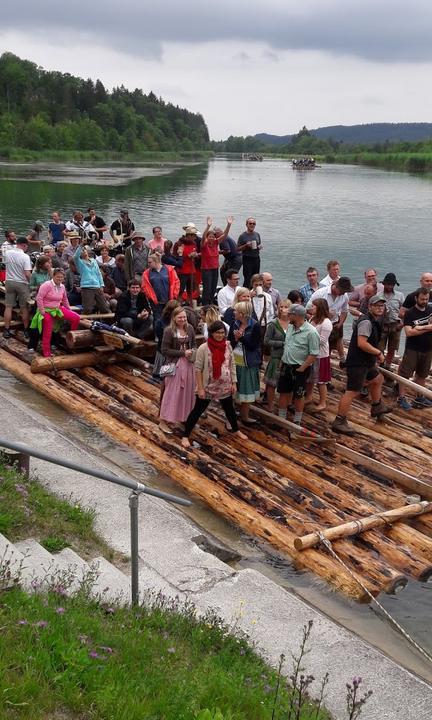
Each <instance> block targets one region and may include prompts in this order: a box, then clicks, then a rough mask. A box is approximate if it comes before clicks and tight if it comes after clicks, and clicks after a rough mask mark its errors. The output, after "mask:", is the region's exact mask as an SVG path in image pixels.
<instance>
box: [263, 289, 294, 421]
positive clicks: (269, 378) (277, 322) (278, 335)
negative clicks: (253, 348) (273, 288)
mask: <svg viewBox="0 0 432 720" xmlns="http://www.w3.org/2000/svg"><path fill="white" fill-rule="evenodd" d="M290 307H291V301H290V300H288V299H287V300H282V301H281V302H280V304H279V307H278V313H277V317H276V318H274V320H271V321H270V322H269V324H268V325H267V329H266V333H265V336H264V345H267V346H268V347H269V348H270V360H269V361H268V363H267V367H266V369H265V373H264V380H265V386H266V397H267V408H268V410H269V411H270V412H273V410H274V401H275V394H276V387H277V382H278V380H279V371H280V364H281V360H282V354H283V350H284V346H285V335H286V331H287V328H288V325H289V309H290Z"/></svg>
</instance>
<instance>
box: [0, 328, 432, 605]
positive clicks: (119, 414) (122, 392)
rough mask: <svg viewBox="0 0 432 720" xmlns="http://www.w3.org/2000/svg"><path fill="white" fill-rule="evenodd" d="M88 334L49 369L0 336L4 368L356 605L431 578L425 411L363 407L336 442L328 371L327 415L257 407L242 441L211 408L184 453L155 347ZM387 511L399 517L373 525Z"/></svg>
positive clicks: (431, 443) (19, 342)
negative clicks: (166, 430)
mask: <svg viewBox="0 0 432 720" xmlns="http://www.w3.org/2000/svg"><path fill="white" fill-rule="evenodd" d="M88 325H89V323H88V322H87V323H86V322H85V321H84V322H83V324H82V327H84V328H85V329H84V330H78V331H76V332H75V333H68V336H67V345H68V347H69V348H72V353H71V350H70V349H69V354H68V355H62V354H59V355H56V356H55V357H54V358H53V359H48V360H47V359H44V358H40V357H39V356H36V357H35V355H34V353H33V354H31V353H29V352H28V350H27V348H26V345H25V341H24V337H23V335H22V333H21V332H20V331H19V330H18V331H17V334H16V337H15V338H13V339H10V340H3V339H0V366H1V367H3V368H4V369H7V370H8V371H9V372H10V373H12V375H14V376H15V377H17V378H19V379H20V380H22V381H23V382H26V383H27V384H29V385H30V386H32V387H33V388H34V389H35V390H37V391H38V392H40V393H42V394H43V395H45V396H47V397H48V398H50V399H51V400H53V401H54V402H56V403H58V404H59V405H61V406H62V407H63V408H64V409H66V410H67V411H68V412H71V413H73V414H75V415H77V416H78V417H80V418H82V419H83V420H85V421H86V422H88V423H90V424H92V425H94V426H97V427H98V428H99V429H101V430H103V431H104V432H105V433H106V434H108V435H109V436H110V437H112V438H113V439H115V440H116V441H118V442H120V443H123V444H124V445H126V446H128V447H130V448H132V449H133V450H134V451H135V452H137V453H138V454H139V455H141V456H142V457H143V459H145V460H146V461H148V462H149V463H151V464H152V465H153V466H154V467H156V468H157V469H158V470H160V471H161V472H163V473H165V474H167V475H169V476H170V477H171V478H172V479H173V480H174V481H175V482H177V483H179V484H180V485H181V486H182V487H183V488H184V489H185V490H187V491H188V492H189V493H190V494H191V495H195V496H197V497H199V498H200V499H201V500H203V501H204V502H206V503H207V505H209V506H210V507H211V508H212V509H213V510H214V511H215V512H217V513H219V514H220V515H222V516H224V517H225V518H226V519H227V520H229V521H231V522H233V523H235V524H236V525H239V526H240V527H241V528H242V529H243V530H245V531H246V532H247V533H249V534H250V535H252V536H255V537H257V538H259V539H260V540H263V541H265V542H266V543H269V544H270V545H272V546H273V547H274V548H276V549H277V551H278V552H280V553H282V554H284V555H286V556H288V557H289V558H290V559H291V560H292V562H293V563H294V565H295V566H296V567H298V568H303V569H307V570H310V571H311V572H313V573H314V574H315V575H317V576H318V577H320V578H322V579H323V580H325V581H326V582H327V583H328V584H329V585H330V586H332V587H333V588H334V589H337V590H339V591H340V592H342V593H344V594H346V595H348V596H350V597H352V598H355V599H356V600H359V601H366V600H367V599H368V597H367V593H366V592H365V590H364V588H367V590H368V591H369V592H370V593H372V594H373V595H374V596H377V595H378V594H379V593H380V592H387V593H393V592H395V591H397V590H399V589H401V588H403V587H404V586H405V585H406V583H407V581H408V579H410V578H415V579H417V580H419V581H426V580H428V579H429V578H430V577H432V512H430V506H429V502H430V501H432V483H431V482H430V478H431V477H432V410H412V411H411V412H410V413H409V414H406V413H405V414H402V411H400V410H398V409H396V408H395V411H394V412H393V413H392V414H391V415H390V416H386V419H385V421H384V422H377V421H375V420H372V419H371V418H370V406H369V404H368V403H364V402H362V401H358V402H356V403H354V405H353V408H352V413H351V416H350V422H351V423H352V425H353V427H354V428H355V430H356V435H355V436H354V437H345V436H337V437H336V436H334V435H333V434H332V433H331V432H330V431H329V426H330V422H331V420H332V419H333V417H334V415H335V412H336V408H337V402H338V399H339V397H340V394H341V392H342V390H343V387H344V376H343V373H342V371H339V369H337V368H334V373H333V374H334V379H333V384H334V388H335V389H334V391H333V392H332V393H330V394H329V404H328V408H329V409H328V411H327V412H325V413H321V414H319V415H312V414H308V413H307V412H306V413H305V414H304V419H303V427H304V431H302V432H300V433H299V431H298V429H294V428H293V427H292V424H291V423H289V422H287V421H285V422H284V421H283V420H280V419H279V418H277V417H275V416H270V415H269V414H268V413H266V412H265V411H263V410H261V409H260V408H259V407H258V408H257V409H256V410H255V409H252V414H254V413H255V416H256V418H257V420H258V422H257V424H256V426H254V427H252V428H248V430H247V435H248V439H247V440H245V441H241V442H240V441H239V440H237V439H236V438H235V437H233V436H231V435H230V434H229V433H226V431H225V424H224V417H223V415H222V414H221V412H220V409H219V407H218V405H217V404H215V405H211V406H210V408H209V411H208V414H207V417H206V418H205V419H202V420H201V421H200V423H199V425H198V426H197V428H196V429H195V431H194V434H193V439H194V440H196V442H197V443H199V447H196V448H195V447H193V448H191V449H188V450H185V449H183V448H182V447H181V445H180V441H179V436H178V435H164V434H163V433H162V432H161V431H160V430H159V428H158V405H159V393H160V389H159V387H156V386H155V385H154V384H152V383H151V382H149V380H150V378H151V374H150V369H149V365H148V363H146V362H145V361H144V360H143V359H142V356H143V355H144V356H145V355H147V356H148V355H149V354H150V353H151V352H152V350H153V349H154V346H153V345H152V344H151V343H146V344H144V345H143V346H142V347H141V348H139V347H136V346H133V345H132V346H130V347H129V348H128V349H127V351H126V352H125V351H124V350H121V349H120V344H123V343H119V341H118V340H117V341H114V340H113V345H110V341H111V340H110V335H109V333H105V335H104V336H103V338H102V336H101V334H99V333H93V332H92V331H90V330H89V329H88ZM104 343H105V345H104ZM106 343H108V345H107V344H106ZM138 353H141V359H140V357H137V354H138ZM31 364H32V368H33V371H35V372H32V371H31V370H30V365H31ZM41 370H42V373H43V374H41ZM428 434H429V435H430V436H428ZM413 494H415V495H418V496H420V497H419V498H417V500H421V501H429V502H422V503H421V504H420V505H419V506H418V508H417V509H418V514H413V513H416V509H415V508H413V509H412V512H408V513H406V512H403V509H404V507H405V506H406V505H407V502H409V500H407V498H408V496H412V495H413ZM401 509H402V512H401V513H399V512H397V511H399V510H401ZM388 511H396V512H393V513H391V514H390V515H389V516H387V515H384V518H380V519H379V521H378V522H375V521H373V520H372V521H371V516H376V515H377V514H379V515H381V514H382V513H385V512H388ZM366 519H367V521H366ZM361 520H363V521H364V525H363V524H362V523H357V524H356V525H355V526H354V527H353V523H352V521H361ZM347 523H348V524H349V527H350V528H351V529H350V531H348V530H346V529H343V530H342V533H341V534H338V533H339V532H340V528H339V527H338V526H343V528H346V524H347ZM329 528H336V529H335V530H332V532H331V533H330V537H331V538H332V546H333V549H334V551H335V552H336V553H337V555H338V557H339V558H340V559H341V560H343V562H344V564H345V567H344V566H342V565H341V564H340V563H339V562H338V560H337V559H336V558H335V557H333V556H332V555H331V554H330V553H329V552H328V550H327V549H326V548H325V547H324V546H323V545H322V544H318V545H317V544H316V539H317V536H316V533H317V532H322V531H325V530H329ZM353 533H354V534H353ZM305 535H312V536H313V537H314V539H315V541H314V542H312V541H311V539H310V538H309V540H306V541H305V544H304V549H302V547H303V544H302V542H299V540H298V538H301V537H302V536H305ZM296 538H297V542H296V545H295V544H294V541H295V540H296ZM297 548H299V549H297ZM346 568H349V570H350V571H351V572H349V571H348V570H347V569H346ZM358 580H360V581H361V584H362V585H360V584H359V582H358ZM362 586H363V587H362Z"/></svg>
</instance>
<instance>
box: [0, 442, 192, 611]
mask: <svg viewBox="0 0 432 720" xmlns="http://www.w3.org/2000/svg"><path fill="white" fill-rule="evenodd" d="M2 448H7V449H8V450H14V451H15V452H17V453H20V454H21V455H24V456H27V457H28V456H30V457H36V458H39V460H45V461H46V462H50V463H53V465H60V466H61V467H66V468H69V469H70V470H75V471H76V472H80V473H83V474H84V475H91V476H92V477H96V478H99V479H100V480H107V481H108V482H111V483H114V484H115V485H122V486H123V487H127V488H129V489H130V490H132V492H131V494H130V495H129V510H130V529H131V597H132V605H138V603H139V587H138V504H139V496H140V495H141V494H144V495H152V496H153V497H157V498H160V499H161V500H166V501H167V502H172V503H176V504H177V505H185V506H189V505H192V503H191V501H190V500H185V499H184V498H180V497H177V495H171V494H170V493H165V492H162V490H155V489H154V488H149V487H147V486H146V485H143V483H140V482H138V481H137V480H129V479H128V478H122V477H118V476H117V475H114V474H113V473H110V472H105V471H104V470H94V469H93V468H90V467H86V466H85V465H80V464H79V463H75V462H71V461H70V460H59V459H58V458H56V457H54V456H53V455H50V454H49V453H46V452H43V451H42V450H38V449H36V448H32V447H29V446H28V445H24V443H17V442H11V441H10V440H5V439H4V438H1V437H0V451H1V449H2Z"/></svg>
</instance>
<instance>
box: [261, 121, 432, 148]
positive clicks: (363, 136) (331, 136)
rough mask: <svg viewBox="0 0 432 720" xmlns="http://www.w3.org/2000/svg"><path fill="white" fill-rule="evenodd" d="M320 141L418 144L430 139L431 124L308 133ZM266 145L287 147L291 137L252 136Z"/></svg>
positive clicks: (338, 128)
mask: <svg viewBox="0 0 432 720" xmlns="http://www.w3.org/2000/svg"><path fill="white" fill-rule="evenodd" d="M309 132H310V134H311V135H314V136H315V137H317V138H320V139H321V140H332V141H333V142H338V143H340V142H342V143H347V144H350V145H357V144H360V145H372V144H374V143H399V142H420V141H421V140H429V139H430V138H432V123H426V122H423V123H368V124H366V125H330V126H328V127H320V128H316V129H315V130H310V131H309ZM254 137H255V138H256V139H257V140H259V141H260V142H262V143H265V144H266V145H287V144H288V143H290V142H291V140H292V138H293V135H269V134H268V133H258V134H257V135H255V136H254Z"/></svg>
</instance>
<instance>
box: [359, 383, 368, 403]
mask: <svg viewBox="0 0 432 720" xmlns="http://www.w3.org/2000/svg"><path fill="white" fill-rule="evenodd" d="M360 397H361V398H362V400H367V399H368V397H369V390H368V389H367V387H366V386H364V387H362V389H361V390H360Z"/></svg>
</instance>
